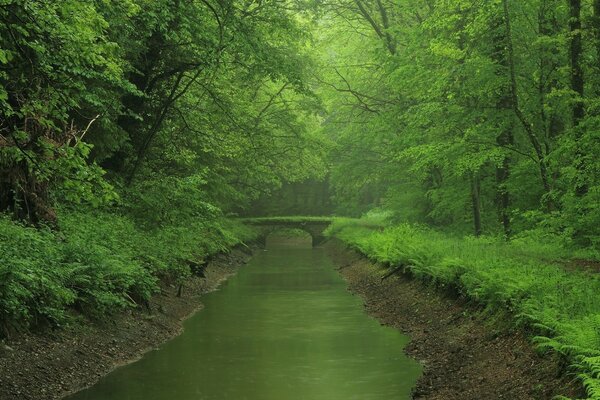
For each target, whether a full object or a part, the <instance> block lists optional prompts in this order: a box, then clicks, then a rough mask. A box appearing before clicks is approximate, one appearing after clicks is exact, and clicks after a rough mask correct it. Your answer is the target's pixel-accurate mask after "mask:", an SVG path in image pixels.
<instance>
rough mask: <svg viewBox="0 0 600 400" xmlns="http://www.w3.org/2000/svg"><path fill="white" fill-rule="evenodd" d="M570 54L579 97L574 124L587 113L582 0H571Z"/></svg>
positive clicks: (572, 80) (574, 84)
mask: <svg viewBox="0 0 600 400" xmlns="http://www.w3.org/2000/svg"><path fill="white" fill-rule="evenodd" d="M569 33H570V36H571V38H570V39H571V40H570V41H569V56H570V61H571V89H572V90H573V91H574V92H575V94H576V96H577V98H576V99H575V100H574V101H573V109H572V113H573V126H575V127H576V126H577V125H579V122H581V120H582V119H583V117H584V115H585V110H584V107H583V94H584V93H583V90H584V88H583V83H584V82H583V69H582V67H581V54H582V44H581V0H569Z"/></svg>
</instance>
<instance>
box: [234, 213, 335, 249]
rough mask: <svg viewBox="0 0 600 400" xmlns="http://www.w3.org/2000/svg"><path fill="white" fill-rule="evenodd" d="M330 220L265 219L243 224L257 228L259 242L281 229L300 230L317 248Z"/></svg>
mask: <svg viewBox="0 0 600 400" xmlns="http://www.w3.org/2000/svg"><path fill="white" fill-rule="evenodd" d="M332 220H333V219H332V218H328V217H265V218H245V219H244V223H246V224H247V225H251V226H254V227H257V228H258V229H259V231H260V238H259V239H260V240H261V241H262V242H263V243H266V239H267V236H269V235H270V234H271V233H273V232H276V231H278V230H281V229H285V228H291V229H300V230H303V231H305V232H307V233H308V234H310V236H311V237H312V244H313V246H318V245H320V244H321V243H323V242H324V241H325V239H326V237H325V235H324V231H325V229H327V227H329V225H330V224H331V222H332Z"/></svg>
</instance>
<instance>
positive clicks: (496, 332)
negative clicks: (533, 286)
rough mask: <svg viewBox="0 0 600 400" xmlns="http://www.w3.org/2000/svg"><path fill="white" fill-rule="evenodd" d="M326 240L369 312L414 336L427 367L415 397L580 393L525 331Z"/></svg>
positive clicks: (511, 398)
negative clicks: (509, 328) (504, 326)
mask: <svg viewBox="0 0 600 400" xmlns="http://www.w3.org/2000/svg"><path fill="white" fill-rule="evenodd" d="M325 247H326V248H327V249H328V251H329V253H330V254H331V255H332V256H333V259H334V262H335V264H336V266H337V268H338V269H339V271H340V273H341V274H342V276H343V277H344V278H345V279H346V281H347V282H348V285H349V290H351V291H352V292H353V293H356V294H358V295H360V296H361V297H362V298H363V300H364V302H365V308H366V311H367V312H368V313H369V314H370V315H372V316H373V317H375V318H377V319H378V320H379V321H381V323H383V324H386V325H390V326H393V327H395V328H398V329H400V330H401V331H402V332H404V333H406V334H407V335H408V336H410V338H411V342H410V344H409V346H408V347H407V348H406V353H407V354H408V355H410V356H411V357H413V358H415V359H417V360H419V361H421V362H422V363H423V365H424V367H425V370H424V374H423V376H422V377H421V379H420V380H419V381H418V384H417V386H416V387H415V389H414V390H413V398H414V399H432V400H433V399H435V400H438V399H439V400H453V399H457V400H458V399H460V400H470V399H472V400H496V399H507V400H528V399H536V400H540V399H552V398H553V397H554V396H556V395H563V396H568V397H574V398H578V397H582V396H583V394H582V389H581V387H580V386H579V385H578V384H577V383H576V382H574V381H573V380H572V377H571V378H569V377H565V376H561V373H560V368H559V367H558V365H557V362H556V361H555V360H553V359H552V358H551V357H548V356H544V357H542V356H540V355H538V354H536V352H535V351H534V350H533V348H532V346H531V344H530V343H529V341H528V340H527V338H526V337H525V336H524V335H523V334H522V333H520V332H508V331H507V330H506V329H502V328H500V324H498V323H493V322H491V321H490V320H489V317H488V318H486V317H485V316H483V315H482V313H478V312H477V310H476V309H475V308H474V307H473V306H470V305H468V304H466V303H465V301H464V300H461V299H457V298H455V297H454V298H453V297H452V296H451V295H447V294H443V293H441V292H440V291H438V290H436V289H433V288H430V287H427V286H426V285H424V284H423V283H421V282H417V281H415V280H412V279H410V278H409V277H407V276H405V275H394V276H391V277H389V278H387V279H384V280H382V279H381V278H382V276H383V275H384V273H383V269H382V267H381V266H377V265H373V264H372V263H371V262H369V261H368V260H366V259H365V258H364V257H363V256H361V255H359V254H357V253H356V252H353V251H349V250H347V249H346V248H345V247H344V245H343V244H342V243H341V242H339V241H337V240H332V241H330V242H328V243H327V244H326V245H325Z"/></svg>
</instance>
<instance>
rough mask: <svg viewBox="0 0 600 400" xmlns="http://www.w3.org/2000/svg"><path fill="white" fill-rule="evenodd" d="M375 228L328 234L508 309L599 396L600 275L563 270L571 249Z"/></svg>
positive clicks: (339, 224)
mask: <svg viewBox="0 0 600 400" xmlns="http://www.w3.org/2000/svg"><path fill="white" fill-rule="evenodd" d="M369 225H371V226H369ZM372 225H373V224H366V223H365V221H361V220H351V219H341V220H336V221H335V222H334V223H333V224H332V225H331V226H330V228H329V229H328V231H327V232H326V234H327V235H329V236H336V237H338V238H339V239H341V240H342V241H344V242H345V243H347V244H348V245H349V246H351V247H353V248H355V249H357V250H358V251H360V252H361V253H362V254H364V255H366V256H368V257H369V258H370V259H371V260H373V261H376V262H379V263H383V264H385V265H387V266H389V267H390V268H399V269H402V270H404V271H405V272H409V273H410V274H412V275H413V276H414V277H416V278H417V279H421V280H425V281H428V282H434V283H436V284H437V285H439V286H442V287H452V288H453V289H454V290H456V291H458V292H459V293H461V294H462V295H464V296H465V297H467V298H469V299H472V300H474V301H476V302H478V303H481V304H482V305H484V306H486V307H487V308H488V309H490V311H498V312H506V311H507V310H508V311H509V312H510V313H511V315H514V316H515V323H516V324H518V325H520V326H522V327H525V328H526V329H529V330H530V332H531V333H532V336H533V340H534V342H535V343H536V345H537V346H538V349H540V351H552V352H555V353H556V354H558V355H559V356H560V357H561V358H562V359H563V361H564V362H565V363H566V364H567V365H570V372H571V373H574V374H576V375H577V377H578V378H579V379H580V380H581V381H582V383H583V385H584V386H585V388H586V390H587V393H588V396H589V398H590V399H600V296H598V293H600V276H598V275H595V274H590V273H586V272H581V271H566V270H565V268H564V267H563V265H562V262H564V261H565V260H566V259H567V258H568V257H569V256H570V255H572V254H573V253H572V251H570V250H569V249H567V248H565V247H564V246H562V245H561V244H560V243H558V242H556V241H552V240H549V239H546V240H540V239H539V238H537V237H533V238H532V237H527V236H526V235H524V236H522V237H521V238H518V239H515V240H513V241H511V242H506V241H504V240H502V239H500V238H490V237H481V238H475V237H452V236H448V235H445V234H442V233H439V232H436V231H434V230H432V229H429V228H427V227H422V226H415V225H408V224H404V225H396V226H389V227H384V226H383V225H382V224H380V225H379V226H378V227H375V229H374V226H372Z"/></svg>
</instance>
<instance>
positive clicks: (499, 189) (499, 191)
mask: <svg viewBox="0 0 600 400" xmlns="http://www.w3.org/2000/svg"><path fill="white" fill-rule="evenodd" d="M504 18H505V16H504ZM504 25H505V23H504V21H503V19H502V18H499V20H498V28H497V29H498V34H497V35H496V37H495V38H494V42H495V43H494V56H493V58H494V61H495V62H496V63H497V64H498V65H500V66H501V67H503V71H502V72H501V73H503V74H505V73H506V72H505V71H508V70H509V68H510V63H509V57H508V55H507V54H506V47H507V42H508V41H509V40H510V38H509V37H508V35H507V32H506V31H505V29H504V28H503V27H504ZM501 78H502V80H503V81H505V84H504V87H502V91H501V93H500V95H499V98H498V101H497V102H496V108H497V109H498V113H500V114H502V115H505V116H506V120H505V121H504V123H503V124H500V126H499V129H500V132H499V133H498V135H497V136H496V143H497V144H498V146H499V147H500V148H502V149H506V148H510V147H512V146H514V135H513V129H514V115H513V114H512V113H511V112H510V110H511V109H512V96H511V86H510V79H509V78H510V77H509V76H502V77H501ZM510 167H511V158H510V156H509V155H508V154H504V156H503V158H502V160H501V161H500V162H499V163H498V165H496V209H497V214H498V221H499V222H500V224H501V225H502V230H503V232H504V235H505V236H506V237H509V236H510V234H511V226H510V209H509V208H510V193H509V191H508V187H507V183H508V179H509V177H510Z"/></svg>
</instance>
